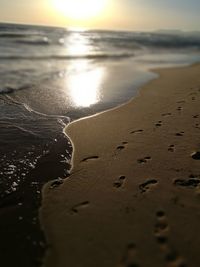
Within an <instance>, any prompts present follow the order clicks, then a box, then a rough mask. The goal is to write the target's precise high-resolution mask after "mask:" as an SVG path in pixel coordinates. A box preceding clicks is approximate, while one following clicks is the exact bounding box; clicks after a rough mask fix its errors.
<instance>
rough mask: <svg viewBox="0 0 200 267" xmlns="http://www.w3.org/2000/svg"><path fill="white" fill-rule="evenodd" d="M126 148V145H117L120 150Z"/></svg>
mask: <svg viewBox="0 0 200 267" xmlns="http://www.w3.org/2000/svg"><path fill="white" fill-rule="evenodd" d="M124 148H125V146H118V147H117V150H119V151H120V150H123V149H124Z"/></svg>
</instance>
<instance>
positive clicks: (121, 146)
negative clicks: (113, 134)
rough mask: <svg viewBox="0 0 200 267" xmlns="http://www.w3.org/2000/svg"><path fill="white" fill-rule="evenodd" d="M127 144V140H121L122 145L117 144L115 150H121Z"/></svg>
mask: <svg viewBox="0 0 200 267" xmlns="http://www.w3.org/2000/svg"><path fill="white" fill-rule="evenodd" d="M127 144H128V142H127V141H123V142H122V145H119V146H118V147H117V150H118V151H121V150H123V149H125V146H126V145H127Z"/></svg>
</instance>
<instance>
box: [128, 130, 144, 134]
mask: <svg viewBox="0 0 200 267" xmlns="http://www.w3.org/2000/svg"><path fill="white" fill-rule="evenodd" d="M143 131H144V130H142V129H140V130H134V131H132V132H130V134H139V133H142V132H143Z"/></svg>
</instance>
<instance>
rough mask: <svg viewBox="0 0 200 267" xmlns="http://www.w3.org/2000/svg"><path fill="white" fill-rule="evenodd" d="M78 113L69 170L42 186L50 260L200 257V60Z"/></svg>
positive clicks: (79, 266)
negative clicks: (90, 112) (130, 94)
mask: <svg viewBox="0 0 200 267" xmlns="http://www.w3.org/2000/svg"><path fill="white" fill-rule="evenodd" d="M155 72H156V73H158V75H159V78H157V79H154V80H152V81H150V82H149V83H148V84H146V85H145V86H143V87H142V89H140V91H139V93H138V95H137V96H136V97H135V98H133V99H132V100H130V101H129V102H128V103H126V104H124V105H121V106H120V107H117V108H114V109H111V110H109V111H106V112H102V113H99V114H97V115H94V116H91V117H87V118H84V119H80V120H78V121H75V122H72V123H70V124H69V125H68V126H67V127H66V129H65V133H66V135H67V136H68V137H69V138H70V140H71V142H72V144H73V158H72V169H71V172H70V175H69V177H67V178H66V179H64V180H62V181H61V180H59V181H58V180H55V181H53V182H52V181H51V182H49V183H47V184H46V185H45V186H44V188H43V197H42V206H41V209H40V221H41V225H42V228H43V230H44V232H45V235H46V239H47V243H48V250H47V252H46V257H45V260H44V266H45V267H66V266H70V267H94V266H95V267H112V266H113V267H114V266H119V267H133V266H134V267H139V266H144V267H146V266H147V267H151V266H152V267H163V266H169V267H183V266H190V267H197V266H199V262H200V255H199V244H200V235H199V218H200V211H199V203H200V189H199V185H200V168H199V167H200V155H199V154H200V144H199V133H200V105H199V99H200V75H199V73H200V65H199V64H194V65H192V66H187V67H176V68H169V69H159V70H155Z"/></svg>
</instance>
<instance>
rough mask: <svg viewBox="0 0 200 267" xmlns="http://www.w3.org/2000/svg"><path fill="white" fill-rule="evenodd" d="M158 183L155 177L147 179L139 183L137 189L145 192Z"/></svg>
mask: <svg viewBox="0 0 200 267" xmlns="http://www.w3.org/2000/svg"><path fill="white" fill-rule="evenodd" d="M157 183H158V181H157V180H155V179H149V180H147V181H146V182H144V183H142V184H140V185H139V189H140V192H141V193H146V192H147V191H149V190H150V188H151V187H152V186H155V185H156V184H157Z"/></svg>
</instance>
